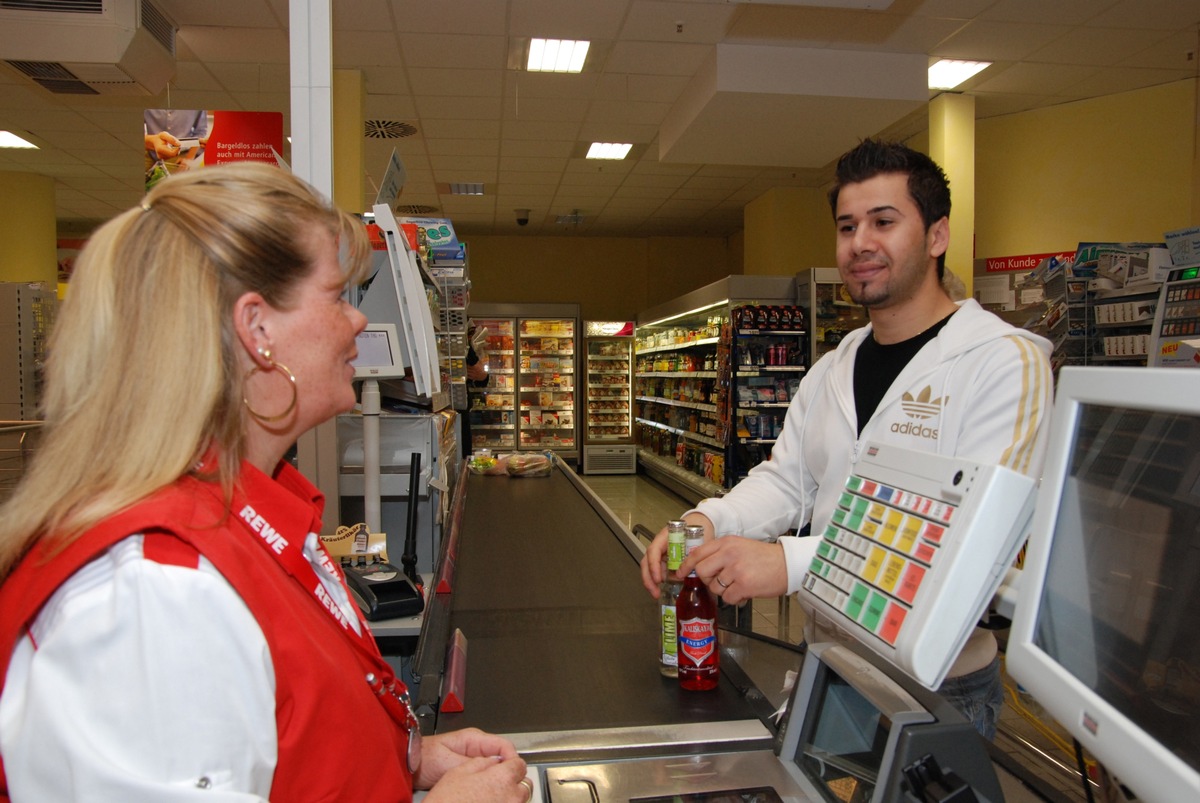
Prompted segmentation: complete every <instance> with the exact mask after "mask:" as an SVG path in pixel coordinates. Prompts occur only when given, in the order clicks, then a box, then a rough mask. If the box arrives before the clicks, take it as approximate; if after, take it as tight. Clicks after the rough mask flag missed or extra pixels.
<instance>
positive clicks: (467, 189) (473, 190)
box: [450, 182, 483, 195]
mask: <svg viewBox="0 0 1200 803" xmlns="http://www.w3.org/2000/svg"><path fill="white" fill-rule="evenodd" d="M450 194H451V195H483V185H482V184H464V183H461V182H460V183H451V184H450Z"/></svg>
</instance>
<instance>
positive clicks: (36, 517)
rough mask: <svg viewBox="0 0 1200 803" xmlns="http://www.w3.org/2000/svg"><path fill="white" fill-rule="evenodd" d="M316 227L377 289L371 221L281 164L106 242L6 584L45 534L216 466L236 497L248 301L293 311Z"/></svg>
mask: <svg viewBox="0 0 1200 803" xmlns="http://www.w3.org/2000/svg"><path fill="white" fill-rule="evenodd" d="M311 226H318V227H323V228H324V229H326V230H327V231H328V232H329V233H330V234H331V235H332V236H334V237H335V238H337V240H338V242H339V244H340V245H341V253H342V254H343V259H342V261H343V270H344V272H345V277H346V280H347V282H353V283H358V282H361V281H362V279H363V277H364V275H365V272H366V270H367V267H368V262H369V257H370V245H369V243H368V241H367V236H366V232H365V229H364V227H363V226H362V224H361V223H360V222H359V221H358V220H356V219H355V218H353V217H351V216H349V215H346V214H344V213H341V212H339V211H337V210H336V209H334V208H332V207H331V206H330V205H329V204H328V203H327V202H325V201H324V200H323V199H322V198H321V197H320V195H318V194H317V193H316V191H315V190H313V189H312V188H311V187H309V186H308V185H307V184H305V183H304V182H303V181H301V180H299V179H297V178H295V177H293V176H291V175H290V174H289V173H287V172H285V171H284V170H281V169H278V168H275V167H270V166H267V165H260V164H251V163H242V164H236V165H228V166H222V167H212V168H204V169H201V170H197V171H194V172H191V173H186V174H181V175H178V176H174V177H172V178H170V179H167V180H165V181H162V182H160V183H159V184H158V185H157V186H156V187H155V188H154V189H153V190H152V191H151V192H150V193H149V194H148V195H147V196H146V198H145V200H144V201H143V203H142V204H141V205H140V206H138V207H135V208H133V209H131V210H129V211H127V212H125V213H123V214H121V215H119V216H118V217H116V218H114V219H112V220H110V221H109V222H108V223H106V224H104V225H103V226H102V227H100V228H99V229H98V230H97V231H96V232H95V234H93V235H92V237H91V239H90V240H89V241H88V243H87V245H86V246H85V248H84V249H83V251H82V252H81V253H80V255H79V259H78V261H77V263H76V268H75V272H74V275H73V277H72V280H71V286H70V288H69V289H68V292H67V295H66V299H65V301H64V303H63V306H62V310H61V311H60V313H59V316H58V319H57V321H56V323H55V327H54V331H53V332H52V334H51V337H50V341H49V357H48V358H47V362H46V374H45V377H46V381H45V392H44V401H43V417H44V419H45V425H44V429H43V433H42V439H41V444H40V448H39V451H38V453H37V455H36V457H35V459H34V462H33V465H32V467H31V469H30V471H29V473H28V474H27V475H26V477H25V478H24V479H23V481H22V482H21V484H20V485H19V486H18V487H17V488H16V490H15V491H14V494H13V496H12V498H11V499H10V500H9V501H8V502H7V503H6V504H5V505H4V506H3V508H0V578H3V577H5V576H7V574H8V573H9V571H11V569H12V568H13V566H14V565H15V563H16V562H17V561H18V560H19V559H20V557H21V556H22V555H23V554H24V553H25V552H26V551H27V550H28V549H29V547H30V546H31V545H32V544H33V543H34V542H35V541H37V540H38V539H42V538H53V539H54V541H55V543H54V546H56V547H61V546H63V545H65V544H67V543H69V542H70V541H71V540H73V539H74V538H76V537H78V536H79V535H80V534H82V533H83V532H84V531H85V530H86V529H88V528H89V527H91V526H94V525H95V524H97V523H98V522H100V521H101V520H103V519H105V518H107V517H109V516H111V515H112V514H114V513H116V512H118V511H120V510H122V509H124V508H126V507H128V506H130V505H132V504H133V503H135V502H137V501H139V500H141V499H144V498H146V497H147V496H149V495H150V494H152V493H154V492H155V491H157V490H159V489H161V488H163V487H166V486H168V485H170V484H171V483H172V482H174V481H176V480H177V479H178V478H180V477H181V476H183V475H185V474H187V473H189V472H195V471H196V470H197V466H198V462H199V461H200V460H201V458H203V457H205V456H206V455H208V456H211V457H212V458H214V460H215V463H214V464H212V465H211V466H210V465H208V464H207V463H206V471H207V473H206V474H205V478H206V479H211V480H212V481H214V482H217V483H219V485H220V486H221V487H222V489H223V490H224V492H225V494H226V496H227V497H228V494H229V493H230V491H231V489H232V487H233V485H234V481H235V479H236V477H237V475H238V472H239V467H240V465H241V460H242V458H243V456H244V454H245V431H246V423H247V417H246V416H247V413H246V411H245V409H244V407H243V404H242V398H243V392H242V381H243V377H242V372H241V370H240V369H239V364H238V362H237V352H236V347H237V339H236V336H235V334H234V330H233V305H234V302H235V301H236V300H237V299H238V298H239V297H240V296H241V295H242V294H243V293H246V292H257V293H259V294H261V295H262V297H263V298H264V299H265V300H266V301H267V303H269V304H271V305H272V306H275V307H277V308H281V309H286V308H288V307H289V304H290V303H291V294H292V292H293V290H294V288H295V286H296V285H297V283H298V282H299V281H300V280H301V279H303V278H304V277H305V276H306V275H308V273H309V272H310V271H311V269H312V257H313V255H311V254H309V253H308V252H307V250H306V248H305V247H304V244H305V243H308V242H309V240H308V239H307V238H306V237H303V236H301V235H302V233H303V232H304V231H305V230H306V229H308V228H309V227H311ZM209 469H211V470H210V471H208V470H209Z"/></svg>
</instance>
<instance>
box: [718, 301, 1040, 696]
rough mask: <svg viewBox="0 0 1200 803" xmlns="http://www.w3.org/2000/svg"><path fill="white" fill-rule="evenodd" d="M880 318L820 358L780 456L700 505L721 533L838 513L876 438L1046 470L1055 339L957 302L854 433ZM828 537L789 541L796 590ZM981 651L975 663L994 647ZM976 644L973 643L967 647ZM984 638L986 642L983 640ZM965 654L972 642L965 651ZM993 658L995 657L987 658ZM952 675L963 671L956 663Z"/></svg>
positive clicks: (819, 521)
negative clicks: (862, 348)
mask: <svg viewBox="0 0 1200 803" xmlns="http://www.w3.org/2000/svg"><path fill="white" fill-rule="evenodd" d="M870 329H871V327H870V325H868V326H866V327H863V328H861V329H856V330H855V331H853V332H851V333H850V334H849V335H847V336H846V338H845V339H844V340H843V341H842V342H841V344H840V345H839V346H838V348H837V349H836V350H835V351H833V352H831V353H829V354H827V355H826V356H825V357H823V358H822V359H820V360H818V361H817V363H816V365H814V366H813V367H812V368H811V369H810V371H809V373H808V375H807V376H806V377H805V378H804V380H803V381H802V382H801V383H800V389H799V392H797V394H796V396H795V398H793V399H792V402H791V404H790V406H789V408H788V413H787V417H786V419H785V420H784V426H783V430H782V432H781V433H780V435H779V438H778V440H777V441H776V443H775V446H774V448H773V450H772V453H771V459H770V460H768V461H766V462H763V463H761V464H759V465H758V466H755V467H754V468H753V469H752V470H751V471H750V473H749V475H748V476H747V477H746V478H745V479H743V480H742V481H741V482H739V483H738V484H737V485H736V486H735V487H734V488H733V489H732V490H731V491H730V492H729V493H728V494H726V495H725V496H723V497H720V498H714V499H706V500H704V501H703V502H701V503H700V504H699V505H698V506H697V507H696V510H697V511H699V512H700V513H703V514H704V515H705V516H707V517H708V518H709V520H711V521H712V523H713V526H714V531H715V532H716V534H717V536H718V537H720V536H724V535H743V536H746V537H749V538H756V539H760V540H761V539H768V538H771V537H773V536H776V535H779V534H780V533H784V532H787V531H788V530H789V529H799V528H800V527H802V526H803V525H805V524H807V523H809V522H810V521H812V522H816V524H815V525H814V527H813V531H814V532H819V531H820V530H819V528H821V527H823V526H824V523H825V522H827V521H828V520H829V517H830V516H831V515H832V513H833V510H834V508H835V506H836V503H837V499H838V497H839V495H840V493H841V490H842V487H843V484H844V482H845V479H846V477H847V476H849V474H850V468H851V464H852V463H853V462H854V460H855V458H856V457H857V455H858V453H859V450H860V449H862V448H863V446H864V445H865V444H866V443H868V442H870V441H875V442H879V443H892V444H897V445H900V446H904V447H906V448H909V449H918V450H924V451H929V452H934V453H937V454H946V455H954V456H958V457H964V458H968V459H971V460H975V461H978V462H981V463H995V464H999V465H1003V466H1007V467H1008V468H1011V469H1014V470H1016V471H1020V472H1022V473H1024V474H1027V475H1030V476H1033V477H1040V476H1041V470H1042V461H1043V458H1044V456H1045V447H1046V438H1047V435H1048V434H1049V433H1048V428H1047V426H1046V423H1047V422H1048V421H1049V418H1050V408H1051V403H1052V401H1053V389H1052V379H1051V373H1050V365H1049V360H1048V357H1049V354H1050V343H1049V341H1047V340H1046V339H1045V338H1043V337H1040V336H1039V335H1035V334H1033V333H1031V332H1028V331H1025V330H1023V329H1017V328H1016V327H1013V326H1011V325H1009V324H1008V323H1006V322H1004V321H1002V320H1001V319H1000V318H998V317H997V316H995V315H993V314H992V313H990V312H987V311H986V310H984V309H983V308H982V307H980V306H979V304H978V303H977V302H976V301H974V300H973V299H968V300H966V301H962V302H959V310H958V312H956V313H955V314H954V315H953V316H952V317H951V318H950V320H949V321H947V323H946V325H945V326H944V327H943V328H942V330H941V331H940V332H939V333H938V336H937V337H936V338H934V339H933V340H932V341H930V342H929V343H927V344H926V345H925V346H924V348H922V349H921V350H920V352H918V353H917V355H916V356H915V357H913V359H912V361H911V362H909V364H908V365H907V366H906V367H905V368H904V370H903V371H901V372H900V375H899V376H898V377H897V378H896V380H895V382H893V383H892V386H891V387H890V388H889V389H888V391H887V393H886V394H885V395H884V397H883V399H882V400H881V401H880V403H879V407H878V408H877V409H876V411H875V414H874V415H873V416H871V420H870V421H869V422H868V423H867V425H866V426H865V427H864V428H863V432H862V435H861V436H859V435H857V433H856V430H857V416H856V414H855V410H854V357H855V354H856V352H857V351H858V346H859V344H860V343H862V342H863V340H864V339H865V338H866V336H867V334H868V333H869V331H870ZM818 538H819V536H811V537H809V538H792V537H786V536H785V537H783V538H780V543H781V544H782V545H783V550H784V554H785V557H786V560H787V572H788V593H793V592H795V591H796V590H797V589H799V588H800V583H801V579H802V578H803V576H804V572H805V570H807V568H808V566H809V563H810V561H811V557H812V554H813V550H814V549H815V546H816V542H817V539H818ZM804 542H807V543H804ZM989 640H990V643H991V645H992V646H991V649H990V651H989V650H987V649H986V648H985V649H984V650H983V652H980V653H978V655H977V658H976V660H969V661H967V662H966V663H967V664H968V665H969V668H967V669H965V670H964V671H974V669H977V668H979V667H978V666H973V665H974V664H975V663H978V661H979V660H982V659H983V655H984V653H987V652H990V654H991V655H994V654H995V646H994V645H995V641H994V639H990V636H989ZM968 646H970V645H968ZM981 646H982V645H981ZM966 652H967V650H964V657H966V655H965V653H966ZM987 660H988V661H990V660H991V658H990V655H988V656H987ZM958 669H960V667H959V666H958V665H957V664H956V666H955V668H954V669H952V670H951V675H952V676H953V675H959V674H963V673H964V671H956V670H958Z"/></svg>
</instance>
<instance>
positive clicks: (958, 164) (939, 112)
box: [925, 92, 975, 297]
mask: <svg viewBox="0 0 1200 803" xmlns="http://www.w3.org/2000/svg"><path fill="white" fill-rule="evenodd" d="M925 153H927V154H929V156H930V157H931V158H932V159H933V160H934V161H935V162H937V163H938V164H939V165H941V167H942V170H943V171H944V172H945V173H946V178H947V179H948V180H949V181H950V201H951V202H950V247H949V248H948V249H947V250H946V270H947V271H949V272H951V273H954V274H955V275H956V276H957V277H958V278H959V280H961V281H962V283H963V290H962V295H963V296H964V297H965V296H969V295H971V292H972V285H973V284H974V281H973V277H974V273H975V271H974V264H975V261H974V253H973V251H974V247H975V98H973V97H972V96H970V95H958V94H954V93H949V92H944V93H942V94H941V95H938V96H937V97H936V98H934V99H933V100H931V101H930V102H929V147H928V149H927V150H925Z"/></svg>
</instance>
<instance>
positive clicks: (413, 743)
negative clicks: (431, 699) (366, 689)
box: [366, 672, 421, 776]
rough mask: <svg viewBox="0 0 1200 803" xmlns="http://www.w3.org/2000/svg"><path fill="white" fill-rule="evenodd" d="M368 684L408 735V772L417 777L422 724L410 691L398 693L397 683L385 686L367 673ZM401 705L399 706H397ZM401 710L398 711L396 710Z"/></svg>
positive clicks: (376, 677) (370, 673) (371, 674)
mask: <svg viewBox="0 0 1200 803" xmlns="http://www.w3.org/2000/svg"><path fill="white" fill-rule="evenodd" d="M366 679H367V684H368V685H369V686H370V687H371V690H372V691H374V692H375V694H376V696H377V697H379V699H380V701H381V702H382V703H383V704H384V707H385V708H387V709H388V712H389V713H390V714H391V715H392V719H394V720H396V721H397V722H398V723H399V724H400V726H401V727H403V728H404V730H405V732H406V733H407V735H408V751H407V755H406V757H405V758H406V760H407V762H408V772H409V774H410V775H414V776H415V775H416V774H417V770H419V769H420V768H421V723H420V721H419V720H418V719H417V714H416V712H415V711H413V708H412V703H411V702H410V700H409V697H408V690H407V689H405V690H404V691H403V692H397V691H396V681H395V680H391V681H389V682H388V684H387V685H386V686H384V683H383V680H382V679H381V678H380V677H379V676H378V675H376V674H375V673H374V672H368V673H367V678H366ZM397 703H398V704H399V706H397V705H396V704H397ZM398 707H399V708H400V709H401V710H399V711H397V710H396V708H398Z"/></svg>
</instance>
